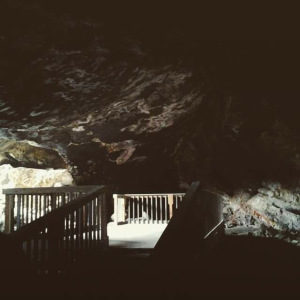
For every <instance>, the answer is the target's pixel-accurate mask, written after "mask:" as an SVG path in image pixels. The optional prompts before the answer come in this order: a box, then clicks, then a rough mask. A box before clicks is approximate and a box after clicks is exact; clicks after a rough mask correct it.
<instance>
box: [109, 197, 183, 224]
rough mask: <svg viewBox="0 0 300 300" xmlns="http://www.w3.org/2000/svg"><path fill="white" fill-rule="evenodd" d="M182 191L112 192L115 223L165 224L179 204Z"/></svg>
mask: <svg viewBox="0 0 300 300" xmlns="http://www.w3.org/2000/svg"><path fill="white" fill-rule="evenodd" d="M183 197H184V194H183V193H176V194H114V195H113V198H114V222H115V224H123V223H128V224H131V223H133V224H166V223H168V222H169V221H170V219H171V218H172V216H173V213H174V211H175V210H176V209H177V208H178V207H179V206H180V205H181V201H182V199H183Z"/></svg>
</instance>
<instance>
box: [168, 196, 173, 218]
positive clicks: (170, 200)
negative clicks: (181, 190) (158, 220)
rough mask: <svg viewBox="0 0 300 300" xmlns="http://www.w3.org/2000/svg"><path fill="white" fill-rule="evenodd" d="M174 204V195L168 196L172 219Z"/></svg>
mask: <svg viewBox="0 0 300 300" xmlns="http://www.w3.org/2000/svg"><path fill="white" fill-rule="evenodd" d="M173 203H174V195H173V194H169V195H168V204H169V212H170V219H171V218H172V217H173Z"/></svg>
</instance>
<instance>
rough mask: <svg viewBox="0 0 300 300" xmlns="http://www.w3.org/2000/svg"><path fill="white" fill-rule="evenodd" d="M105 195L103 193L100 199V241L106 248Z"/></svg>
mask: <svg viewBox="0 0 300 300" xmlns="http://www.w3.org/2000/svg"><path fill="white" fill-rule="evenodd" d="M107 198H108V197H107V195H106V194H105V193H104V194H103V195H102V197H101V198H100V199H101V242H102V243H103V245H104V247H105V248H108V235H107Z"/></svg>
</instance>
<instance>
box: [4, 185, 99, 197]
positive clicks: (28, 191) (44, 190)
mask: <svg viewBox="0 0 300 300" xmlns="http://www.w3.org/2000/svg"><path fill="white" fill-rule="evenodd" d="M97 187H99V186H97V185H79V186H61V187H38V188H11V189H3V191H2V193H3V194H5V195H18V194H22V195H38V194H51V193H69V192H89V191H90V190H91V188H97Z"/></svg>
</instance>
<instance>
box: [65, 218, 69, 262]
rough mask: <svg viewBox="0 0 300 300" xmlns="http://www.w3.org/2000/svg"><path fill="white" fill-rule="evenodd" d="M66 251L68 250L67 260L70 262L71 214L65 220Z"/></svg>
mask: <svg viewBox="0 0 300 300" xmlns="http://www.w3.org/2000/svg"><path fill="white" fill-rule="evenodd" d="M65 224H66V225H65V249H66V260H67V261H69V250H70V242H69V241H70V214H68V215H66V218H65Z"/></svg>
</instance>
